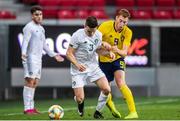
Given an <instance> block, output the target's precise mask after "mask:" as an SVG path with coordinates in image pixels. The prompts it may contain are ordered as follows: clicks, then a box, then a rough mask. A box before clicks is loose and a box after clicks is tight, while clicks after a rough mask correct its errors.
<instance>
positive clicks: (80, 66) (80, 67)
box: [76, 64, 86, 72]
mask: <svg viewBox="0 0 180 121" xmlns="http://www.w3.org/2000/svg"><path fill="white" fill-rule="evenodd" d="M76 67H77V68H78V70H79V71H80V72H83V71H85V70H86V67H85V66H84V65H82V64H77V65H76Z"/></svg>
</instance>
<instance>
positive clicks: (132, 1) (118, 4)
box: [115, 0, 135, 7]
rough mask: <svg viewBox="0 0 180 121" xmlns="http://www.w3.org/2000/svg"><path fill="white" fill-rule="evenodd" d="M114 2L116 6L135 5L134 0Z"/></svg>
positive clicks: (117, 0)
mask: <svg viewBox="0 0 180 121" xmlns="http://www.w3.org/2000/svg"><path fill="white" fill-rule="evenodd" d="M115 4H116V6H122V7H133V6H134V5H135V1H134V0H116V1H115Z"/></svg>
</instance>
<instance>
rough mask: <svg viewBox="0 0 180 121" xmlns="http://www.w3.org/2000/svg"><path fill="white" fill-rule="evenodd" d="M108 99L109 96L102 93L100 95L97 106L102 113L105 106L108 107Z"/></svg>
mask: <svg viewBox="0 0 180 121" xmlns="http://www.w3.org/2000/svg"><path fill="white" fill-rule="evenodd" d="M107 98H108V96H106V95H104V94H103V93H102V92H101V93H100V95H99V98H98V104H97V106H96V110H97V111H101V110H102V109H103V108H104V106H105V105H106V100H107Z"/></svg>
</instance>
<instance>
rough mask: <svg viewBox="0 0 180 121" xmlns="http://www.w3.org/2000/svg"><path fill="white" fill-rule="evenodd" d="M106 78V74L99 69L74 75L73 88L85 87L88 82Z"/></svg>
mask: <svg viewBox="0 0 180 121" xmlns="http://www.w3.org/2000/svg"><path fill="white" fill-rule="evenodd" d="M104 76H105V74H104V73H103V72H102V70H101V69H100V68H99V67H98V68H96V69H95V70H93V71H92V72H88V73H80V74H77V75H72V88H78V87H84V86H85V85H87V83H88V82H95V81H97V80H98V79H100V78H101V77H104Z"/></svg>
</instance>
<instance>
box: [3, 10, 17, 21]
mask: <svg viewBox="0 0 180 121" xmlns="http://www.w3.org/2000/svg"><path fill="white" fill-rule="evenodd" d="M0 19H16V15H15V14H13V13H12V12H10V11H6V10H1V11H0Z"/></svg>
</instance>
